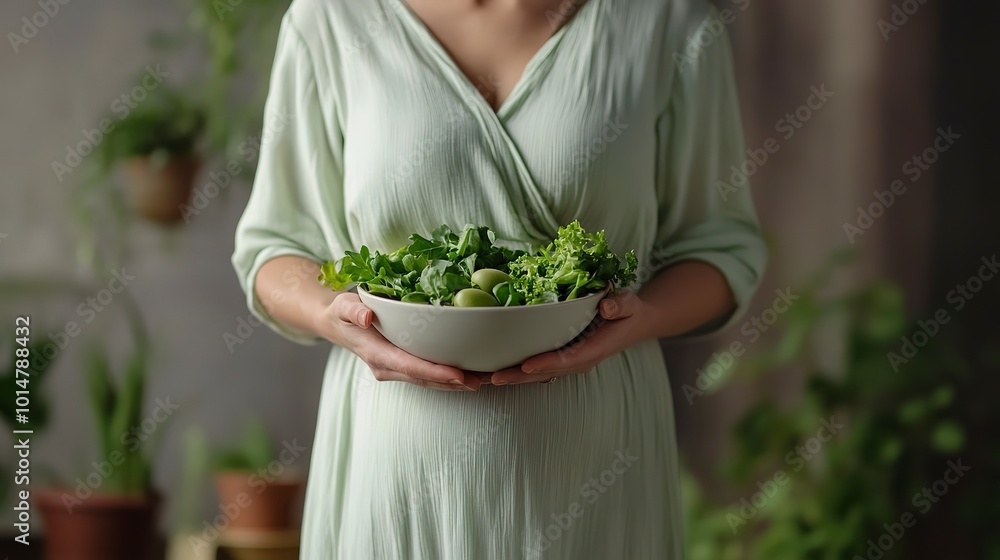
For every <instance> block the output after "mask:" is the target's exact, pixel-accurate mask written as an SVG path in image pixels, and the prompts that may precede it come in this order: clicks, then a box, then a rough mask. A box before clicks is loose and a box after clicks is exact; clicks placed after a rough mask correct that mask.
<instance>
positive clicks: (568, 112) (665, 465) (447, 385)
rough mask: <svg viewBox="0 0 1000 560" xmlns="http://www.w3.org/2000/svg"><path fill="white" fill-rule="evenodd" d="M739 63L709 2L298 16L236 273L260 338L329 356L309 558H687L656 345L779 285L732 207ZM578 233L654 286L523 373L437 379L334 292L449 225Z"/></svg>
mask: <svg viewBox="0 0 1000 560" xmlns="http://www.w3.org/2000/svg"><path fill="white" fill-rule="evenodd" d="M404 2H407V3H404ZM730 56H731V53H730V47H729V43H728V40H727V38H726V36H725V34H724V30H723V29H722V24H721V23H720V21H719V19H718V15H717V13H716V12H715V11H714V10H713V9H712V8H710V7H709V5H708V4H707V2H704V1H703V0H632V1H629V2H625V1H622V0H587V1H586V2H583V1H582V0H578V1H577V2H575V3H566V2H565V1H564V2H563V3H561V4H560V3H559V2H557V1H555V0H534V1H527V0H522V1H516V0H492V1H486V2H483V1H479V2H473V1H471V0H463V1H459V2H443V1H441V0H364V1H361V0H359V1H351V2H348V1H346V0H295V2H294V3H293V5H292V7H291V8H290V10H289V12H288V14H287V15H286V17H285V19H284V22H283V24H282V29H281V33H280V37H279V40H278V47H277V54H276V57H275V62H274V69H273V75H272V81H271V90H270V94H269V98H268V101H267V106H266V126H267V130H266V132H265V142H264V146H263V149H262V153H261V159H260V163H259V167H258V170H257V176H256V180H255V183H254V188H253V193H252V195H251V197H250V201H249V204H248V206H247V209H246V213H245V214H244V216H243V219H242V221H241V222H240V225H239V227H238V230H237V233H236V251H235V254H234V256H233V262H234V265H235V267H236V270H237V272H238V273H239V276H240V279H241V281H242V283H243V286H244V288H245V290H246V292H247V294H248V296H249V297H248V300H249V304H250V306H251V308H252V309H253V310H254V312H255V313H256V314H258V315H259V316H260V317H261V318H262V320H264V321H266V322H267V323H268V324H269V325H271V326H272V327H273V328H274V329H276V330H277V331H279V332H281V333H283V334H284V335H286V336H287V337H289V338H291V339H293V340H296V341H300V342H303V343H315V342H317V341H322V340H327V341H330V342H332V343H333V344H334V347H333V349H332V351H331V354H330V359H329V362H328V364H327V367H326V373H325V378H324V384H323V392H322V396H321V403H320V410H319V418H318V426H317V430H316V438H315V442H314V449H313V458H312V464H311V466H310V474H309V489H308V496H307V499H306V508H305V520H304V528H303V542H302V558H304V559H308V560H326V559H332V558H336V559H340V558H343V559H346V560H357V559H366V558H378V559H383V558H426V559H434V560H438V559H452V558H454V559H475V560H490V559H511V558H555V559H567V560H568V559H574V560H576V559H581V558H584V559H586V558H594V559H615V560H619V559H633V558H637V559H646V558H656V559H662V558H666V559H680V558H682V557H683V556H682V542H681V525H682V520H681V509H680V499H681V498H680V495H679V489H678V481H677V470H678V458H677V448H676V445H675V436H674V421H673V409H672V403H671V395H670V390H669V383H668V380H667V376H666V370H665V367H664V362H663V359H662V356H661V354H660V348H659V345H658V344H657V339H659V338H663V337H674V336H680V335H684V334H691V333H692V332H706V331H709V330H713V329H715V328H718V327H722V326H724V325H725V324H728V323H731V322H732V321H734V320H735V319H736V318H737V317H738V316H739V314H740V312H741V310H742V309H743V307H744V306H745V305H746V304H747V302H748V301H749V299H750V296H751V294H752V292H753V290H754V289H755V287H756V285H757V283H758V281H759V279H760V276H761V273H762V270H763V267H764V261H765V249H764V246H763V244H762V242H761V239H760V236H759V232H758V227H757V221H756V217H755V214H754V210H753V205H752V202H751V200H750V196H749V193H748V191H747V188H746V187H742V188H724V189H721V190H720V188H719V187H718V186H717V185H719V184H720V183H719V182H720V181H726V182H729V178H728V175H729V172H730V166H732V165H737V166H738V165H739V164H740V163H741V162H742V160H743V150H744V146H743V140H742V131H741V127H740V118H739V112H738V107H737V100H736V95H735V88H734V83H733V76H732V69H731V58H730ZM574 219H579V220H580V221H581V223H582V224H583V226H584V227H585V228H587V229H588V230H591V231H595V230H600V229H605V230H606V231H607V235H608V239H609V242H610V244H611V247H612V249H613V250H615V251H616V252H619V253H622V252H625V251H627V250H629V249H635V250H636V253H637V254H638V255H640V256H641V266H642V269H641V270H640V278H641V280H642V281H643V286H642V287H641V290H640V291H639V292H638V295H637V296H636V295H633V294H632V293H631V292H625V293H622V294H619V295H616V296H613V297H609V298H606V299H605V300H604V301H602V302H601V306H600V315H601V317H603V319H604V321H601V322H600V325H601V326H599V327H598V328H597V330H596V331H594V334H593V335H592V336H590V337H589V338H587V340H586V341H585V342H584V343H583V344H582V345H580V346H577V347H576V349H575V350H574V351H572V352H568V353H564V354H563V355H562V356H558V355H556V354H554V353H552V354H545V355H541V356H538V357H535V358H531V359H529V360H527V361H526V362H525V363H524V364H523V365H522V366H521V367H520V368H512V369H510V370H506V371H501V372H495V373H492V374H482V375H477V374H472V373H466V372H462V371H460V370H457V369H454V368H451V367H447V366H443V365H437V364H432V363H428V362H425V361H423V360H420V359H417V358H415V357H413V356H411V355H409V354H406V353H405V352H403V351H402V350H399V349H397V348H395V347H394V346H392V345H391V344H389V343H388V342H387V341H386V340H385V339H384V338H382V337H381V336H380V335H379V334H378V332H377V331H376V330H375V329H374V328H371V321H372V318H373V316H372V312H371V311H370V310H369V309H367V308H366V307H365V306H363V305H362V304H361V302H360V301H359V299H358V297H357V296H356V295H354V294H352V293H334V292H331V291H329V290H328V289H325V288H323V287H321V286H320V285H319V284H318V283H317V282H316V281H315V278H316V276H317V275H318V267H317V263H320V262H322V261H326V260H334V259H336V258H338V257H340V256H342V255H343V253H344V251H345V250H346V249H357V248H359V247H360V245H362V244H366V245H368V246H369V247H373V248H378V249H381V250H391V249H395V248H397V247H399V246H401V245H403V244H405V243H406V241H407V236H408V235H409V234H410V233H413V232H422V233H425V234H426V233H428V232H430V231H431V230H432V229H433V228H435V227H437V226H439V225H441V224H442V223H446V224H448V225H449V226H451V227H452V228H460V227H461V226H462V225H464V224H466V223H473V224H480V225H487V226H490V227H491V228H492V229H493V230H494V231H495V232H497V235H498V239H500V241H501V242H502V243H504V244H506V245H508V246H510V247H515V248H527V247H528V246H530V245H532V244H538V243H545V242H547V241H549V240H550V239H551V238H552V236H554V235H555V231H556V228H557V227H558V226H559V225H562V224H566V223H568V222H570V221H572V220H574ZM552 379H555V381H554V382H553V383H543V382H546V381H549V380H552Z"/></svg>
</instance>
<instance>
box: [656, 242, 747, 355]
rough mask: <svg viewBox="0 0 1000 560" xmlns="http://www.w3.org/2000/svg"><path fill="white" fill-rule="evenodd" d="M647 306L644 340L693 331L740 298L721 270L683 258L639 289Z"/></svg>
mask: <svg viewBox="0 0 1000 560" xmlns="http://www.w3.org/2000/svg"><path fill="white" fill-rule="evenodd" d="M639 299H640V301H641V302H642V304H643V306H645V307H647V309H646V311H647V313H644V315H645V317H646V319H645V320H644V321H643V326H642V333H641V334H640V337H641V338H642V339H648V338H669V337H672V336H679V335H682V334H684V333H687V332H690V331H692V330H694V329H697V328H698V327H701V326H702V325H705V324H706V323H708V322H710V321H713V320H715V319H718V318H720V317H722V316H724V315H726V314H728V313H731V312H732V311H733V308H734V307H736V299H735V298H734V297H733V291H732V290H731V289H730V287H729V283H728V282H727V281H726V278H725V277H724V276H723V275H722V273H721V272H719V269H717V268H715V267H714V266H712V265H710V264H707V263H704V262H701V261H683V262H680V263H677V264H675V265H673V266H670V267H669V268H666V269H664V270H662V271H660V273H659V274H657V275H656V276H655V277H653V279H652V280H650V281H649V282H648V283H647V284H646V285H645V286H644V287H643V289H642V290H641V291H640V292H639Z"/></svg>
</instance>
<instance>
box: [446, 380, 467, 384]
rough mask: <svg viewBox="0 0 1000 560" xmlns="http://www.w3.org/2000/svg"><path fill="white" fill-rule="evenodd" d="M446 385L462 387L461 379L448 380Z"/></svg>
mask: <svg viewBox="0 0 1000 560" xmlns="http://www.w3.org/2000/svg"><path fill="white" fill-rule="evenodd" d="M448 383H451V384H452V385H464V383H462V380H461V379H449V380H448Z"/></svg>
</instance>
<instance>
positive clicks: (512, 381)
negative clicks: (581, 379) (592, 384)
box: [491, 368, 573, 385]
mask: <svg viewBox="0 0 1000 560" xmlns="http://www.w3.org/2000/svg"><path fill="white" fill-rule="evenodd" d="M571 373H573V372H568V371H563V372H558V371H556V372H549V373H524V372H523V371H521V370H520V369H517V368H508V369H505V370H503V371H498V372H496V373H494V374H493V379H491V382H492V383H493V384H494V385H521V384H524V383H542V382H545V381H548V380H550V379H552V378H559V377H564V376H566V375H570V374H571Z"/></svg>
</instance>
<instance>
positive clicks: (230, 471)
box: [215, 421, 304, 531]
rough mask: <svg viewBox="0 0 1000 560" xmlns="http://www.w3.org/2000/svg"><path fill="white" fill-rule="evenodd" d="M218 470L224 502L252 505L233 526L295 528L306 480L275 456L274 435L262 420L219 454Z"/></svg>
mask: <svg viewBox="0 0 1000 560" xmlns="http://www.w3.org/2000/svg"><path fill="white" fill-rule="evenodd" d="M272 464H274V465H277V466H274V467H273V465H272ZM215 470H216V474H215V487H216V490H217V491H218V493H219V499H220V500H221V503H222V504H223V505H224V506H225V505H231V504H236V505H240V504H248V505H246V506H241V507H240V508H239V509H240V511H239V515H234V516H232V517H233V519H232V521H231V523H230V528H232V529H234V530H236V529H238V530H253V531H279V530H286V529H289V528H293V527H295V525H296V514H297V513H298V512H297V511H296V506H297V505H298V503H297V502H298V500H299V498H300V496H301V494H302V489H303V487H304V481H303V480H302V478H301V477H300V476H298V475H297V474H294V473H288V472H286V470H287V469H286V466H285V465H284V464H282V463H281V462H280V461H276V460H275V459H274V455H273V453H272V449H271V441H270V438H269V437H268V435H267V431H266V430H265V429H264V426H263V425H262V424H261V423H260V422H258V421H253V422H250V423H249V424H248V425H247V427H246V429H245V431H244V433H243V436H242V438H241V439H240V441H239V442H237V444H236V445H235V446H233V447H231V448H229V449H226V450H223V451H222V452H220V453H219V454H218V455H217V456H216V458H215ZM275 473H277V474H275Z"/></svg>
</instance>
